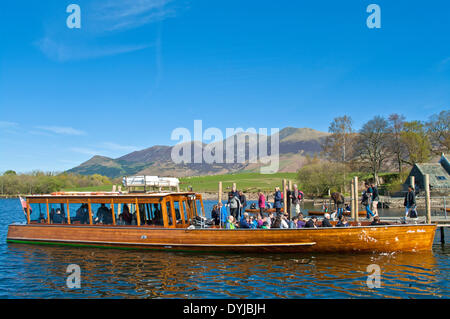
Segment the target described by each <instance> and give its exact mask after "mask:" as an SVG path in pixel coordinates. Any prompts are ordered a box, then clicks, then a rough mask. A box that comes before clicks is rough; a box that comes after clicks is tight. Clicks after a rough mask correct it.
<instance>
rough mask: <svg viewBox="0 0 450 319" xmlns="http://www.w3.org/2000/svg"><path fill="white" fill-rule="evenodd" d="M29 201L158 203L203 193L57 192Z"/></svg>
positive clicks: (38, 196)
mask: <svg viewBox="0 0 450 319" xmlns="http://www.w3.org/2000/svg"><path fill="white" fill-rule="evenodd" d="M26 198H27V201H28V202H29V203H44V202H47V201H48V202H49V203H64V202H67V201H68V202H71V203H86V202H87V201H89V202H91V203H110V202H111V201H113V202H114V203H136V201H137V202H139V203H157V202H160V201H162V200H164V199H165V200H166V201H170V200H175V201H179V200H185V199H190V200H193V199H200V200H201V195H200V194H197V193H195V192H155V193H126V194H122V193H118V192H57V193H52V194H43V195H30V196H27V197H26Z"/></svg>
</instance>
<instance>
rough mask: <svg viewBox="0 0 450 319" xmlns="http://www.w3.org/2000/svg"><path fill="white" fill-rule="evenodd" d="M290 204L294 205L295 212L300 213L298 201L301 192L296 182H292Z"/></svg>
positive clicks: (301, 196) (300, 198) (300, 197)
mask: <svg viewBox="0 0 450 319" xmlns="http://www.w3.org/2000/svg"><path fill="white" fill-rule="evenodd" d="M290 197H291V199H292V205H294V207H295V214H296V215H298V214H300V201H301V200H302V198H303V193H302V192H301V191H299V190H298V188H297V184H294V190H293V191H292V192H291V196H290Z"/></svg>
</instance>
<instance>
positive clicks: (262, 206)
mask: <svg viewBox="0 0 450 319" xmlns="http://www.w3.org/2000/svg"><path fill="white" fill-rule="evenodd" d="M258 194H259V197H258V207H259V213H260V214H261V216H262V215H263V212H264V209H265V208H266V197H265V196H264V194H263V192H261V191H259V193H258Z"/></svg>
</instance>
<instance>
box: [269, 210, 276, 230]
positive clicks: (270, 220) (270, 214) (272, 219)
mask: <svg viewBox="0 0 450 319" xmlns="http://www.w3.org/2000/svg"><path fill="white" fill-rule="evenodd" d="M267 223H268V224H269V228H272V225H273V224H274V223H275V217H274V215H273V213H272V212H270V213H269V216H268V218H267Z"/></svg>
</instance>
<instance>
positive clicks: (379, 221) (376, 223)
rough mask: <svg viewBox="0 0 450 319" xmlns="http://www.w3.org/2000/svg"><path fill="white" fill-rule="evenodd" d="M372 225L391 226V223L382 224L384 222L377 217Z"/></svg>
mask: <svg viewBox="0 0 450 319" xmlns="http://www.w3.org/2000/svg"><path fill="white" fill-rule="evenodd" d="M370 225H371V226H377V225H390V224H389V223H386V222H382V221H381V220H380V217H378V216H375V217H374V218H373V221H372V223H370Z"/></svg>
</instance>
